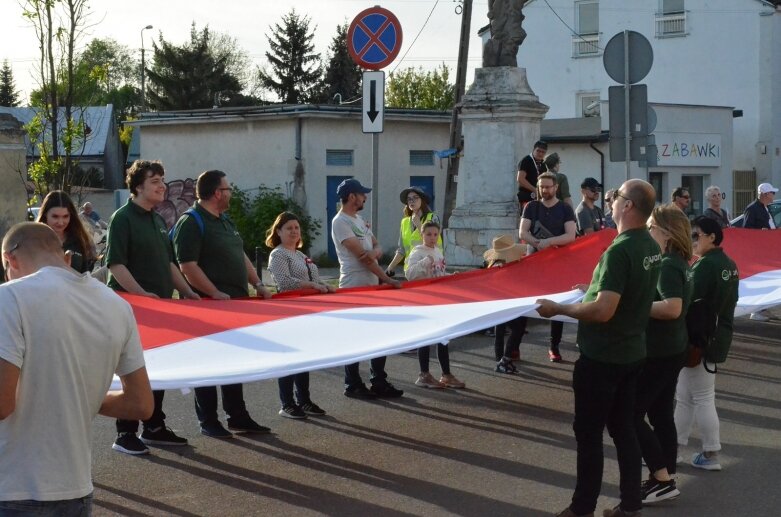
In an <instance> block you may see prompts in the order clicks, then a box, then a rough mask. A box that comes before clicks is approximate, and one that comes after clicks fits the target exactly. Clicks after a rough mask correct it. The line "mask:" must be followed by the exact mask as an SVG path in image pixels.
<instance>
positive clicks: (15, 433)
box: [0, 223, 154, 515]
mask: <svg viewBox="0 0 781 517" xmlns="http://www.w3.org/2000/svg"><path fill="white" fill-rule="evenodd" d="M2 250H3V264H4V265H3V268H4V269H5V271H6V272H7V273H8V276H9V278H10V279H11V281H9V282H8V283H5V284H3V285H2V286H0V470H1V471H2V472H3V473H4V474H3V475H2V476H0V515H33V514H34V515H89V514H90V509H91V506H92V491H93V486H92V473H91V457H92V456H91V452H90V451H91V447H92V430H93V426H92V420H93V419H94V417H95V415H96V414H97V413H100V414H102V415H104V416H109V417H113V418H125V419H131V420H134V421H137V420H139V419H141V420H143V419H147V418H149V417H150V416H151V415H152V410H153V407H154V403H153V398H152V390H151V388H150V386H149V378H148V377H147V372H146V368H145V366H144V355H143V352H142V351H141V343H140V341H139V337H138V328H137V325H136V321H135V319H134V317H133V311H132V309H131V308H130V305H129V304H128V303H127V302H126V301H124V300H123V299H122V298H120V297H119V296H117V295H116V293H114V292H113V291H112V290H111V289H109V288H108V287H106V286H105V285H102V284H101V283H100V282H98V281H97V280H95V279H94V278H92V277H91V276H90V275H86V274H84V275H80V274H78V273H76V272H75V271H74V270H73V269H71V268H70V267H68V266H67V264H66V261H65V259H64V257H63V252H62V245H61V243H60V240H59V239H58V238H57V235H56V234H55V233H54V231H53V230H52V229H51V228H49V227H48V226H46V225H45V224H41V223H21V224H18V225H16V226H14V227H12V228H11V230H10V231H9V232H8V233H7V234H6V236H5V238H4V239H3V245H2ZM114 374H117V375H118V376H119V379H120V381H121V383H122V391H115V392H109V393H107V392H108V389H109V386H110V385H111V380H112V377H113V376H114Z"/></svg>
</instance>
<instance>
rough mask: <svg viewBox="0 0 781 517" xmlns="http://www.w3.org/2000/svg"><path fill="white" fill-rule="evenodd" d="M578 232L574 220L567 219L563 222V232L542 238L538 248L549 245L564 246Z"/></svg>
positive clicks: (572, 239) (573, 238)
mask: <svg viewBox="0 0 781 517" xmlns="http://www.w3.org/2000/svg"><path fill="white" fill-rule="evenodd" d="M577 234H578V227H577V225H576V224H575V221H567V222H566V223H564V234H563V235H558V236H556V237H551V238H549V239H542V240H541V241H540V245H539V249H545V248H548V247H550V246H564V245H565V244H569V243H570V242H572V241H574V240H575V236H576V235H577Z"/></svg>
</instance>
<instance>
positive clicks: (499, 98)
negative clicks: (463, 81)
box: [444, 66, 548, 266]
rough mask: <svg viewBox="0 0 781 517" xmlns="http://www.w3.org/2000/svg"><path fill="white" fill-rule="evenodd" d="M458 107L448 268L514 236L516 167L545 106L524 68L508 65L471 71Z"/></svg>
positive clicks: (536, 133)
mask: <svg viewBox="0 0 781 517" xmlns="http://www.w3.org/2000/svg"><path fill="white" fill-rule="evenodd" d="M461 106H462V108H461V120H462V124H463V134H464V157H463V158H462V159H461V163H460V165H459V171H458V187H457V194H456V208H455V209H454V210H453V213H452V215H451V216H450V220H449V223H448V228H447V229H445V232H444V234H445V258H446V261H447V263H448V265H451V266H479V265H481V264H482V263H483V252H485V250H486V249H487V248H489V247H490V246H491V241H492V240H493V238H494V237H496V236H497V235H500V234H509V235H513V236H514V237H515V239H516V240H517V239H518V222H519V217H518V201H517V198H516V192H517V191H518V184H517V182H516V179H515V176H516V169H517V167H518V162H519V161H521V159H522V158H523V157H524V156H526V155H527V154H529V153H531V151H532V146H533V145H534V142H536V141H537V140H539V138H540V122H541V121H542V119H543V118H544V117H545V114H546V113H547V111H548V106H546V105H545V104H542V103H540V101H539V99H538V98H537V96H536V95H535V94H534V92H533V91H532V89H531V88H530V87H529V83H528V82H527V80H526V70H525V69H523V68H518V67H509V66H502V67H493V68H478V69H477V70H475V81H474V83H473V84H472V86H471V87H470V88H469V91H468V92H467V93H466V95H464V99H463V102H462V103H461Z"/></svg>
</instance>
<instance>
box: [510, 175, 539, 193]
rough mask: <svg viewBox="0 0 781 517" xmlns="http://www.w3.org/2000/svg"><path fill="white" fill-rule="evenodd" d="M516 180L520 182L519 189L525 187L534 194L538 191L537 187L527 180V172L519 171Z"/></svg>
mask: <svg viewBox="0 0 781 517" xmlns="http://www.w3.org/2000/svg"><path fill="white" fill-rule="evenodd" d="M515 180H516V181H517V182H518V186H519V187H523V188H525V189H526V190H530V191H532V192H536V191H537V187H535V186H534V185H532V184H531V183H529V180H527V179H526V171H523V170H518V173H517V174H516V175H515Z"/></svg>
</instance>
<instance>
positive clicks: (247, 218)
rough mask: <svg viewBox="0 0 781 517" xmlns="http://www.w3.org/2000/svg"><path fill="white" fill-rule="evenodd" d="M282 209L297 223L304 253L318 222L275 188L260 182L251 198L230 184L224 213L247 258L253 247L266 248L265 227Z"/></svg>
mask: <svg viewBox="0 0 781 517" xmlns="http://www.w3.org/2000/svg"><path fill="white" fill-rule="evenodd" d="M282 212H292V213H294V214H296V215H297V216H298V218H299V222H300V224H301V240H303V242H304V246H303V251H304V253H307V250H308V249H309V246H311V244H312V239H314V238H315V237H317V236H318V235H320V229H321V225H320V221H318V220H316V219H312V218H311V217H310V216H309V215H307V213H306V211H305V210H304V209H303V208H302V207H301V206H300V205H299V204H298V203H296V202H295V201H293V200H292V199H290V198H288V197H286V196H285V195H284V194H283V193H282V191H281V190H280V189H279V188H274V189H272V188H269V187H266V186H265V185H261V186H260V187H259V188H258V193H257V194H256V195H255V196H254V197H251V196H250V195H249V194H248V193H247V192H245V191H243V190H240V189H239V188H238V187H236V185H233V195H232V196H231V204H230V208H229V209H228V215H229V216H230V218H231V220H232V221H233V223H234V224H235V225H236V229H237V230H238V231H239V233H240V234H241V238H242V239H243V240H244V251H246V252H247V255H248V256H250V257H254V256H255V248H262V249H264V250H265V251H266V252H268V251H270V250H269V249H268V248H267V247H266V245H265V244H264V243H265V242H266V229H268V228H271V225H272V224H274V220H275V219H276V218H277V216H278V215H279V214H280V213H282Z"/></svg>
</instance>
